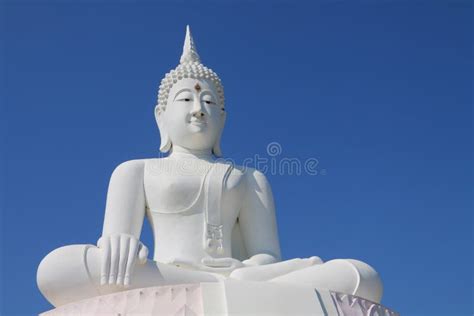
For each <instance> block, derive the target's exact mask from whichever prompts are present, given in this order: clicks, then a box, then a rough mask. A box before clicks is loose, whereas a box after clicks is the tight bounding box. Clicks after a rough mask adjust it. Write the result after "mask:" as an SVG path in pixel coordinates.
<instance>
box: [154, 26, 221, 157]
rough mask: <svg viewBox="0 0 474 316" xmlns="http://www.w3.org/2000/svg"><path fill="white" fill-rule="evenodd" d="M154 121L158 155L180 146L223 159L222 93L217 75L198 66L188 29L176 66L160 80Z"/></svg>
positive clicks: (187, 29) (198, 60) (204, 67)
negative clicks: (158, 143)
mask: <svg viewBox="0 0 474 316" xmlns="http://www.w3.org/2000/svg"><path fill="white" fill-rule="evenodd" d="M155 118H156V122H157V124H158V128H159V130H160V137H161V145H160V151H162V152H165V153H166V152H169V151H172V148H173V146H180V147H184V148H186V149H190V150H197V151H206V150H211V151H212V153H213V154H214V155H215V156H217V157H220V156H222V152H221V149H220V139H221V135H222V130H223V128H224V123H225V118H226V112H225V110H224V89H223V87H222V83H221V80H220V79H219V77H218V76H217V74H216V73H215V72H214V71H212V70H211V69H209V68H207V67H206V66H204V65H203V64H202V63H201V61H200V58H199V55H198V53H197V51H196V47H195V45H194V41H193V38H192V36H191V32H190V30H189V26H187V27H186V38H185V41H184V48H183V54H182V56H181V59H180V63H179V65H178V66H177V67H176V68H175V69H173V70H171V71H170V72H169V73H167V74H166V76H165V77H164V78H163V80H161V84H160V88H159V91H158V102H157V105H156V107H155Z"/></svg>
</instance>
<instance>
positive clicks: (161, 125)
mask: <svg viewBox="0 0 474 316" xmlns="http://www.w3.org/2000/svg"><path fill="white" fill-rule="evenodd" d="M164 111H165V110H163V109H162V108H160V107H159V106H158V105H157V106H156V107H155V120H156V124H157V125H158V129H159V131H160V138H161V144H160V151H161V152H163V153H167V152H169V151H170V149H171V147H172V144H171V140H170V138H169V136H168V132H167V129H166V124H165V122H164V117H163V114H164Z"/></svg>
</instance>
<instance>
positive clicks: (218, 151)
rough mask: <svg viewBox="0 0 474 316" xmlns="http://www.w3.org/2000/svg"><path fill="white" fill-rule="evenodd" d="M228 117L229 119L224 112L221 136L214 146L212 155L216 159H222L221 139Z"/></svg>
mask: <svg viewBox="0 0 474 316" xmlns="http://www.w3.org/2000/svg"><path fill="white" fill-rule="evenodd" d="M226 117H227V113H226V112H222V121H221V124H222V125H221V132H220V133H219V136H217V139H216V143H215V144H214V147H212V153H213V154H214V156H216V157H222V149H221V138H222V132H223V131H224V125H225V119H226Z"/></svg>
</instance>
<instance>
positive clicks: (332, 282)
mask: <svg viewBox="0 0 474 316" xmlns="http://www.w3.org/2000/svg"><path fill="white" fill-rule="evenodd" d="M270 282H279V283H293V284H295V283H296V284H308V285H311V286H312V287H314V288H326V289H329V290H331V291H335V292H340V293H345V294H351V295H355V296H359V297H362V298H365V299H367V300H370V301H373V302H376V303H379V302H380V300H381V298H382V293H383V287H382V282H381V280H380V277H379V275H378V273H377V272H376V271H375V270H374V269H373V268H372V267H371V266H369V265H368V264H366V263H364V262H362V261H358V260H353V259H337V260H331V261H328V262H326V263H324V264H317V265H312V266H310V267H307V268H304V269H301V270H297V271H294V272H291V273H288V274H285V275H282V276H279V277H276V278H273V279H272V280H270Z"/></svg>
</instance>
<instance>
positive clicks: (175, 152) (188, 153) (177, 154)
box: [169, 145, 214, 161]
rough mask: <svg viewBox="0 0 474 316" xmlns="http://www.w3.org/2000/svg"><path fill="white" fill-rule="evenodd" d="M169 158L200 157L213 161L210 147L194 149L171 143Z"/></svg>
mask: <svg viewBox="0 0 474 316" xmlns="http://www.w3.org/2000/svg"><path fill="white" fill-rule="evenodd" d="M169 157H170V158H176V159H182V158H188V159H189V158H195V159H202V160H206V161H213V160H214V158H213V156H212V149H205V150H195V149H189V148H185V147H181V146H176V145H173V147H172V149H171V152H170V155H169Z"/></svg>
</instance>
